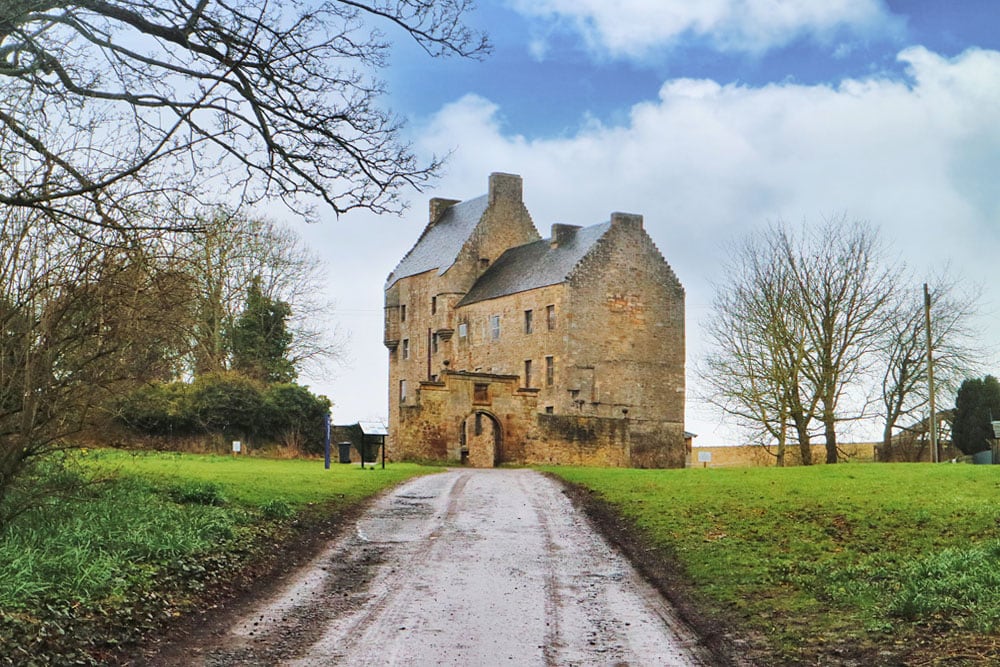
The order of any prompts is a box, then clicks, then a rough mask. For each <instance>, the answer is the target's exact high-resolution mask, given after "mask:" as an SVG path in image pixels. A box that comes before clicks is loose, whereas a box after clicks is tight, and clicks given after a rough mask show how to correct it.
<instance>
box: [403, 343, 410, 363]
mask: <svg viewBox="0 0 1000 667" xmlns="http://www.w3.org/2000/svg"><path fill="white" fill-rule="evenodd" d="M403 358H404V359H409V358H410V339H409V338H404V339H403Z"/></svg>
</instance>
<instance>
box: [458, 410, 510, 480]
mask: <svg viewBox="0 0 1000 667" xmlns="http://www.w3.org/2000/svg"><path fill="white" fill-rule="evenodd" d="M460 442H461V445H462V462H463V463H468V464H469V465H471V466H474V467H476V468H492V467H494V466H496V465H497V464H499V463H501V462H502V461H503V433H502V430H501V428H500V420H498V419H497V418H496V417H494V416H493V415H491V414H490V413H488V412H484V411H482V410H477V411H475V412H473V413H472V414H471V415H469V416H468V417H466V418H465V420H464V421H463V422H462V432H461V435H460Z"/></svg>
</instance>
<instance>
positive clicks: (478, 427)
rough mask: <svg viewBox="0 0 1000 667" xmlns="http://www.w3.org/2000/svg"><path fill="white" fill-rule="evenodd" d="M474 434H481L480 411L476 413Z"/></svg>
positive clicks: (481, 419)
mask: <svg viewBox="0 0 1000 667" xmlns="http://www.w3.org/2000/svg"><path fill="white" fill-rule="evenodd" d="M475 434H476V435H482V434H483V413H482V412H477V413H476V428H475Z"/></svg>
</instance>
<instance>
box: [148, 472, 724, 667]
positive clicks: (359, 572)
mask: <svg viewBox="0 0 1000 667" xmlns="http://www.w3.org/2000/svg"><path fill="white" fill-rule="evenodd" d="M704 655H705V654H704V653H703V652H702V651H701V649H700V647H699V645H698V643H697V640H696V639H695V637H694V635H693V634H692V633H691V632H690V631H689V630H688V629H687V628H686V627H685V626H684V625H683V624H682V623H681V622H680V621H678V620H677V618H676V616H675V615H674V613H673V612H672V610H671V609H670V607H669V605H668V603H667V602H666V601H665V600H664V599H663V598H662V597H661V596H660V595H659V594H658V593H657V592H656V591H654V590H653V589H652V588H651V587H649V586H648V585H647V584H645V583H644V582H643V581H642V580H641V579H640V578H639V577H638V575H636V573H635V572H634V571H633V569H632V567H631V566H630V565H629V564H628V562H627V561H626V560H625V559H624V558H623V557H622V556H620V555H619V554H618V553H617V552H616V551H614V550H613V549H612V548H611V547H609V546H608V544H607V543H606V542H605V541H604V540H603V538H601V537H600V536H599V535H598V534H597V533H596V532H594V530H593V529H592V528H591V526H590V524H589V523H588V521H587V519H586V518H585V517H584V516H583V515H582V514H580V513H579V512H578V511H577V510H576V509H574V508H573V506H572V505H571V504H570V502H569V501H568V500H567V498H566V497H565V496H564V495H563V493H562V491H561V488H560V486H559V485H558V483H556V482H554V481H552V480H550V479H548V478H547V477H545V476H544V475H541V474H539V473H536V472H533V471H530V470H455V471H449V472H446V473H441V474H436V475H430V476H426V477H420V478H417V479H414V480H412V481H410V482H408V483H406V484H404V485H402V486H400V487H397V488H396V489H395V490H393V491H392V492H391V493H389V494H387V495H385V496H383V497H382V498H380V499H379V500H378V501H377V502H376V503H375V504H374V505H372V506H371V507H370V509H369V510H368V511H367V512H366V513H365V514H364V515H363V516H362V517H361V518H360V519H359V520H358V521H357V525H356V527H355V529H354V530H352V531H347V532H346V533H345V534H344V535H343V536H342V537H341V538H339V539H337V540H335V541H334V542H333V543H331V545H330V546H329V547H328V548H327V549H326V550H325V551H324V552H323V553H322V554H321V555H320V556H319V557H318V558H317V559H316V560H314V561H313V562H312V563H311V564H310V565H309V566H308V567H306V568H303V569H302V570H301V571H300V572H299V573H298V574H297V575H296V576H295V577H294V578H293V579H292V580H291V581H290V582H289V583H288V584H287V585H286V586H285V588H284V589H282V590H280V591H279V592H278V593H277V594H276V595H275V596H274V597H272V598H271V599H269V600H265V601H264V602H263V603H262V604H261V605H260V606H259V607H257V608H255V609H252V610H250V611H248V612H246V613H245V615H244V616H243V617H242V618H240V619H238V620H237V621H236V622H235V623H233V624H232V625H231V627H229V628H228V630H225V631H223V632H221V633H217V634H216V635H215V636H213V637H211V638H208V639H205V640H204V641H202V642H199V643H197V644H192V645H190V646H188V647H186V648H185V649H184V650H182V651H175V652H174V653H173V654H172V655H170V656H161V658H160V659H159V660H157V661H156V664H161V665H179V664H183V665H205V666H231V665H277V664H280V665H289V666H313V665H365V666H369V665H462V666H469V665H473V666H475V665H482V666H488V665H702V664H708V660H707V659H706V658H704V657H700V656H704Z"/></svg>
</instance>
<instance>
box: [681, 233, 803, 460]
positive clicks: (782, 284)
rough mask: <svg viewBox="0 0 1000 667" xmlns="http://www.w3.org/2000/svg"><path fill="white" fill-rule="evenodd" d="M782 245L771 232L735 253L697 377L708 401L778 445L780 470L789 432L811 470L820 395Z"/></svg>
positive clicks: (762, 439)
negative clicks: (809, 371) (809, 370)
mask: <svg viewBox="0 0 1000 667" xmlns="http://www.w3.org/2000/svg"><path fill="white" fill-rule="evenodd" d="M783 239H784V236H783V235H782V233H781V230H780V229H779V228H772V229H770V230H768V231H767V232H765V233H762V234H756V235H751V236H749V237H748V238H747V239H746V240H745V241H744V242H743V243H742V244H741V245H738V246H734V247H733V248H732V250H731V252H730V259H729V262H728V263H727V264H726V265H725V266H724V267H723V269H722V274H723V275H725V276H726V282H725V283H723V284H720V285H717V286H716V294H715V301H714V304H713V306H714V307H713V313H712V317H711V318H710V319H709V320H708V321H707V323H706V326H705V332H706V334H707V336H708V339H709V340H710V341H711V342H712V343H713V346H712V348H711V351H710V352H709V353H708V354H707V355H706V357H705V359H704V363H703V364H702V366H701V368H700V369H699V374H700V376H701V378H702V381H703V383H704V385H705V386H707V387H709V393H708V396H707V399H708V400H709V402H711V403H713V404H715V405H717V406H718V407H720V408H721V409H722V410H723V411H724V412H726V413H727V414H730V415H732V416H734V417H735V418H737V419H738V420H739V421H740V423H741V424H743V425H744V426H745V427H747V428H748V429H749V430H750V433H751V437H752V438H753V439H754V440H756V441H758V442H760V443H761V444H770V443H774V442H776V443H777V451H776V457H777V463H778V465H779V466H781V465H784V463H785V450H786V445H787V442H788V440H789V433H790V432H791V433H793V434H794V436H795V438H796V441H797V442H798V445H799V451H800V458H801V460H802V462H803V463H804V464H806V465H808V464H810V463H811V462H812V449H811V442H810V438H811V434H810V428H811V422H812V419H813V414H814V411H815V408H816V404H817V401H818V396H817V393H816V392H815V391H813V390H812V387H811V385H810V384H809V383H808V380H807V377H806V376H805V375H804V365H805V363H806V359H807V354H808V350H807V348H806V335H805V331H804V324H803V322H802V320H801V318H799V307H798V303H799V299H798V296H797V294H796V293H795V291H794V288H795V284H794V280H793V275H792V272H791V270H790V267H789V265H788V264H787V262H786V261H785V249H784V247H783V245H782V242H783Z"/></svg>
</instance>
